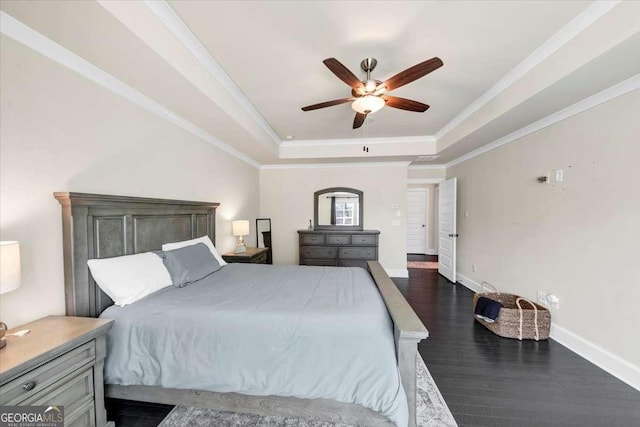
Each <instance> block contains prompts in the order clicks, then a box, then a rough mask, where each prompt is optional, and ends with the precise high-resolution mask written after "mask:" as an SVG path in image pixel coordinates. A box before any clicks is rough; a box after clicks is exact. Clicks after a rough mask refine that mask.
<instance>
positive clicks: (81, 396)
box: [20, 368, 93, 414]
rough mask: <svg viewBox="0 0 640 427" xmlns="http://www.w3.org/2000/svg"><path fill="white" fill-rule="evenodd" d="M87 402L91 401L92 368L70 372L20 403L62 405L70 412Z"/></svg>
mask: <svg viewBox="0 0 640 427" xmlns="http://www.w3.org/2000/svg"><path fill="white" fill-rule="evenodd" d="M87 402H93V369H92V368H89V369H86V370H84V371H82V372H81V373H80V374H78V375H74V374H71V375H70V376H68V377H65V378H63V379H61V380H60V381H58V382H57V383H55V384H54V385H53V386H52V387H48V388H46V389H45V390H42V391H41V392H40V393H37V394H35V395H34V396H32V397H30V398H29V399H27V400H24V401H22V402H21V403H20V404H21V405H56V406H64V411H65V413H66V414H71V413H72V412H74V411H76V410H77V409H79V408H80V407H82V406H83V405H85V404H86V403H87Z"/></svg>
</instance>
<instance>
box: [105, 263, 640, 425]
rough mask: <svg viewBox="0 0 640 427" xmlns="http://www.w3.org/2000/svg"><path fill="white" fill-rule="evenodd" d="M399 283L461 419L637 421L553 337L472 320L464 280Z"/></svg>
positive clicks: (155, 412)
mask: <svg viewBox="0 0 640 427" xmlns="http://www.w3.org/2000/svg"><path fill="white" fill-rule="evenodd" d="M409 260H412V261H421V260H429V261H435V260H436V259H435V258H434V257H428V256H424V255H421V256H413V255H410V256H409ZM394 282H395V283H396V284H397V285H398V287H399V288H400V290H401V291H402V292H403V293H404V295H405V297H406V298H407V300H408V301H409V303H410V304H411V306H412V307H413V308H414V310H415V311H416V313H418V315H419V316H420V318H421V319H422V321H423V322H424V324H425V325H426V326H427V328H428V329H429V333H430V337H429V338H428V339H427V340H425V341H423V342H422V343H421V344H420V348H419V350H420V354H421V355H422V357H423V359H424V360H425V362H426V364H427V367H428V368H429V371H430V372H431V374H432V376H433V378H434V379H435V381H436V384H437V385H438V388H439V389H440V391H441V392H442V395H443V396H444V398H445V400H446V402H447V404H448V405H449V408H450V409H451V412H452V413H453V416H454V417H455V419H456V421H457V422H458V424H460V425H461V426H467V425H469V426H509V427H512V426H514V427H521V426H522V427H526V426H545V425H556V426H582V427H587V426H598V427H600V426H602V427H613V426H624V427H627V426H640V392H638V391H636V390H634V389H633V388H631V387H629V386H628V385H626V384H624V383H623V382H621V381H619V380H617V379H616V378H614V377H613V376H611V375H609V374H607V373H606V372H604V371H603V370H601V369H600V368H598V367H597V366H595V365H593V364H591V363H589V362H587V361H586V360H585V359H583V358H581V357H580V356H578V355H576V354H575V353H573V352H571V351H569V350H567V349H566V348H565V347H563V346H561V345H560V344H558V343H556V342H554V341H552V340H549V341H541V342H538V343H536V342H535V341H523V342H520V341H517V340H509V339H505V338H500V337H497V336H495V335H494V334H492V333H491V332H489V331H488V330H486V329H485V328H484V327H483V326H481V325H480V324H478V323H477V322H475V321H474V320H473V316H472V314H471V300H472V297H473V293H472V292H471V291H470V290H468V289H467V288H465V287H464V286H462V285H453V284H451V283H449V282H448V281H447V280H446V279H444V278H443V277H442V276H440V275H438V273H437V271H436V270H422V269H409V278H408V279H394ZM171 408H172V407H171V406H168V405H152V404H143V403H137V402H128V401H116V400H108V402H107V412H108V418H109V419H110V420H114V421H115V422H116V426H118V427H150V426H156V425H157V424H158V423H159V422H160V421H161V420H162V419H163V418H164V417H165V415H166V414H167V413H168V412H169V411H170V410H171Z"/></svg>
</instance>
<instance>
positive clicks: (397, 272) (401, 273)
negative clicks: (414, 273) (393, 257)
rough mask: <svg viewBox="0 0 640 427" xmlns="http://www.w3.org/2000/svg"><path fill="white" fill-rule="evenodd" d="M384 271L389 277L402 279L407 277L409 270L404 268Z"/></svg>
mask: <svg viewBox="0 0 640 427" xmlns="http://www.w3.org/2000/svg"><path fill="white" fill-rule="evenodd" d="M384 271H386V272H387V275H388V276H389V277H399V278H403V279H406V278H407V277H409V270H407V269H406V268H385V269H384Z"/></svg>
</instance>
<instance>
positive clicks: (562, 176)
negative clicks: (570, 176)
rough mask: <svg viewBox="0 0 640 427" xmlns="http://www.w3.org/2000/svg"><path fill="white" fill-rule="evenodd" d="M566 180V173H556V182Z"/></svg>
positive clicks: (558, 171)
mask: <svg viewBox="0 0 640 427" xmlns="http://www.w3.org/2000/svg"><path fill="white" fill-rule="evenodd" d="M563 180H564V172H562V171H561V170H557V171H556V182H562V181H563Z"/></svg>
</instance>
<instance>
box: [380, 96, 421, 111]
mask: <svg viewBox="0 0 640 427" xmlns="http://www.w3.org/2000/svg"><path fill="white" fill-rule="evenodd" d="M381 98H382V99H384V100H385V101H386V104H385V105H387V106H388V107H393V108H399V109H401V110H407V111H415V112H417V113H424V112H425V111H427V110H428V109H429V106H428V105H427V104H423V103H422V102H418V101H414V100H411V99H406V98H398V97H397V96H388V95H383V96H382V97H381Z"/></svg>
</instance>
